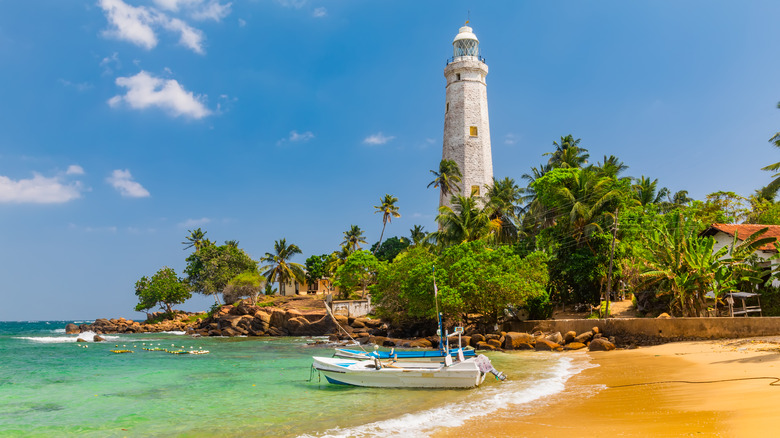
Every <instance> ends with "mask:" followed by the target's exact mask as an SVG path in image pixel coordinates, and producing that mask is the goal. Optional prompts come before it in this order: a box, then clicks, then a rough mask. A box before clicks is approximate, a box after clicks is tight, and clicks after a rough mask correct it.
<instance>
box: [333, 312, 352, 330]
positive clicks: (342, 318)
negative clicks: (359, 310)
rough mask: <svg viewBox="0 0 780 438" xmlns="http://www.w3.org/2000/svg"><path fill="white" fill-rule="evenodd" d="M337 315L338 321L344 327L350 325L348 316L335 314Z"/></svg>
mask: <svg viewBox="0 0 780 438" xmlns="http://www.w3.org/2000/svg"><path fill="white" fill-rule="evenodd" d="M334 316H335V317H336V322H337V323H339V325H340V326H342V327H347V326H349V318H347V317H346V316H344V315H334Z"/></svg>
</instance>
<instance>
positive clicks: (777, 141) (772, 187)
mask: <svg viewBox="0 0 780 438" xmlns="http://www.w3.org/2000/svg"><path fill="white" fill-rule="evenodd" d="M777 107H778V108H780V103H778V104H777ZM769 142H770V143H772V144H773V145H774V146H775V147H776V148H780V132H778V133H777V134H775V135H773V136H772V138H770V139H769ZM761 170H768V171H772V172H776V171H778V170H780V161H778V162H777V163H775V164H770V165H769V166H766V167H763V168H761ZM772 178H774V179H773V180H772V182H770V183H769V184H768V185H767V186H766V189H765V190H766V193H767V194H769V193H772V194H773V195H776V194H777V191H778V190H780V173H776V174H774V175H772ZM772 199H774V196H772Z"/></svg>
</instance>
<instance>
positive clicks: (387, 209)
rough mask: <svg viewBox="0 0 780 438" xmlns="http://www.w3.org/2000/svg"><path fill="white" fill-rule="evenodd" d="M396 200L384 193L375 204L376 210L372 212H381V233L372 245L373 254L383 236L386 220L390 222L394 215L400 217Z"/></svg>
mask: <svg viewBox="0 0 780 438" xmlns="http://www.w3.org/2000/svg"><path fill="white" fill-rule="evenodd" d="M396 202H398V198H396V197H394V196H392V195H388V194H385V197H384V198H381V199H380V200H379V205H375V206H374V208H376V211H375V212H374V213H382V233H381V234H380V235H379V242H378V243H377V245H376V247H374V252H373V254H376V250H377V249H379V246H380V245H381V244H382V238H383V237H385V227H386V226H387V223H388V222H391V221H392V220H393V218H394V217H401V213H398V207H396V205H395V203H396Z"/></svg>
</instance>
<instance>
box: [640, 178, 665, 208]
mask: <svg viewBox="0 0 780 438" xmlns="http://www.w3.org/2000/svg"><path fill="white" fill-rule="evenodd" d="M634 180H635V181H636V184H634V185H632V186H631V189H632V190H633V191H634V198H635V199H636V200H637V201H638V202H639V203H640V204H641V205H647V204H658V203H660V202H661V201H662V200H663V198H664V196H667V195H668V194H669V189H667V188H666V187H661V189H660V190H657V191H656V187H658V178H656V179H654V180H652V181H650V178H647V177H646V176H644V175H642V176H641V177H640V178H639V179H634Z"/></svg>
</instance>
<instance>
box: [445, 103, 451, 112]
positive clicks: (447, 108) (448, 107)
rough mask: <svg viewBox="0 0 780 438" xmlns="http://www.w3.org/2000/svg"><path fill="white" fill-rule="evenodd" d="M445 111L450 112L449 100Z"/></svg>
mask: <svg viewBox="0 0 780 438" xmlns="http://www.w3.org/2000/svg"><path fill="white" fill-rule="evenodd" d="M444 112H445V113H448V112H450V103H449V102H447V106H446V107H445V108H444Z"/></svg>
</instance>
